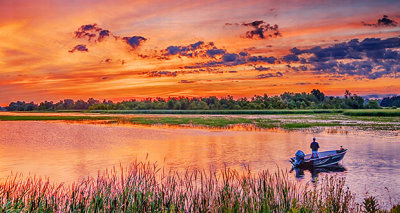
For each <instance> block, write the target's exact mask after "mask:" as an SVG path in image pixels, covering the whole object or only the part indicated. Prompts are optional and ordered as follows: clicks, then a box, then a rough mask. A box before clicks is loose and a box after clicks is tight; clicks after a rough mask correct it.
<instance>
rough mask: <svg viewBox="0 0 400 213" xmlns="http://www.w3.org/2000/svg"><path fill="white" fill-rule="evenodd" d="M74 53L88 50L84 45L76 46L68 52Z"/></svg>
mask: <svg viewBox="0 0 400 213" xmlns="http://www.w3.org/2000/svg"><path fill="white" fill-rule="evenodd" d="M75 51H79V52H88V51H89V50H88V48H87V47H86V45H84V44H78V45H76V46H75V47H74V48H72V49H71V50H69V51H68V52H70V53H73V52H75Z"/></svg>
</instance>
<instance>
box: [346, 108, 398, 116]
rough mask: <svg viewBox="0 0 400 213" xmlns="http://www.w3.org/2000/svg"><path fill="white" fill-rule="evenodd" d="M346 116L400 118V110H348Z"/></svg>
mask: <svg viewBox="0 0 400 213" xmlns="http://www.w3.org/2000/svg"><path fill="white" fill-rule="evenodd" d="M343 114H344V115H350V116H387V117H394V116H400V110H398V109H364V110H346V111H344V112H343Z"/></svg>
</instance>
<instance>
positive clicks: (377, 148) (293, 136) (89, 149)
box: [0, 121, 400, 203]
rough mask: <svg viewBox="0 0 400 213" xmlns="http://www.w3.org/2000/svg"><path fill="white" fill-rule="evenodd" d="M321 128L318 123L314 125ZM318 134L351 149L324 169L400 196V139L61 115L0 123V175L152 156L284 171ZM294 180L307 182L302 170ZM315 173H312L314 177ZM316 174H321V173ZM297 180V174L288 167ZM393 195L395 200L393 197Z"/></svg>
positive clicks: (79, 174) (76, 175) (74, 175)
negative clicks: (336, 165)
mask: <svg viewBox="0 0 400 213" xmlns="http://www.w3.org/2000/svg"><path fill="white" fill-rule="evenodd" d="M320 129H321V128H320ZM314 136H315V137H317V140H318V141H319V143H320V146H321V151H323V150H332V149H337V148H339V146H340V145H343V146H344V147H345V148H348V149H349V151H348V153H347V154H346V156H345V158H344V161H343V162H342V165H343V168H342V169H340V170H339V172H337V171H327V172H328V174H329V175H338V176H343V177H346V181H347V184H348V186H349V187H350V189H351V190H352V191H353V192H355V193H357V194H358V195H362V196H364V194H365V193H367V192H368V193H369V194H372V195H375V196H378V198H379V199H380V200H384V201H385V202H387V203H388V202H389V194H388V192H387V190H386V189H385V187H387V188H388V189H389V192H390V194H391V195H392V198H396V195H398V194H400V157H399V153H400V152H399V151H400V140H399V139H400V137H399V136H393V135H391V136H386V135H385V134H375V133H374V132H362V131H357V132H356V131H351V130H350V131H349V130H346V131H334V129H332V128H327V129H325V131H318V132H311V131H310V132H306V131H283V130H265V131H249V130H243V129H242V130H226V129H196V128H177V127H173V128H172V127H165V126H158V127H157V126H156V127H154V126H152V127H144V126H135V125H118V124H116V125H100V124H85V123H79V122H73V123H70V122H63V121H56V122H54V121H52V122H46V121H2V122H0V177H5V176H7V175H9V174H10V171H13V172H21V173H23V174H24V175H27V174H34V175H39V176H46V177H49V178H50V179H51V180H53V181H55V182H72V181H76V180H78V179H80V178H84V177H86V176H88V175H94V176H95V175H97V172H98V171H99V170H104V169H106V168H108V169H109V168H112V167H113V166H119V164H120V163H121V164H122V165H127V164H129V162H132V161H133V160H135V159H138V160H144V159H146V157H147V158H148V160H149V161H151V162H155V161H157V162H158V163H159V164H160V166H163V165H164V166H166V167H169V168H173V169H178V170H179V169H187V168H189V169H207V170H208V169H211V170H218V169H220V168H223V167H224V166H227V167H230V168H236V169H240V168H242V167H243V165H249V166H250V167H251V169H252V170H254V171H259V170H263V169H269V170H271V171H276V170H278V168H279V169H283V170H290V169H291V165H290V163H289V162H288V158H289V157H291V156H293V155H294V153H295V152H296V151H297V150H298V149H301V150H303V151H305V152H307V153H308V152H309V142H310V140H311V138H312V137H314ZM297 175H298V177H297V179H298V180H299V181H306V182H309V181H311V180H312V179H313V178H312V174H311V173H310V172H309V171H304V176H301V175H300V176H299V174H297ZM315 175H316V174H315V173H314V176H315ZM319 175H321V173H320V174H319ZM291 177H292V178H296V172H292V173H291ZM398 201H399V200H398Z"/></svg>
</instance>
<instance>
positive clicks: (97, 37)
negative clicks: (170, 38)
mask: <svg viewBox="0 0 400 213" xmlns="http://www.w3.org/2000/svg"><path fill="white" fill-rule="evenodd" d="M74 34H75V38H79V39H87V40H88V41H89V42H91V41H95V42H102V41H104V40H105V39H106V38H107V37H110V36H113V37H114V38H115V40H122V41H124V42H125V43H127V44H128V45H129V46H130V47H131V48H132V49H136V48H137V47H139V46H140V45H141V44H142V43H143V42H144V41H146V40H147V39H146V38H144V37H142V36H131V37H122V38H121V37H120V36H118V35H113V34H112V33H111V31H110V30H107V29H103V28H101V27H99V26H98V25H97V24H86V25H82V26H81V27H79V28H78V30H77V31H75V32H74Z"/></svg>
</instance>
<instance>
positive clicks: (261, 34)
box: [242, 21, 282, 39]
mask: <svg viewBox="0 0 400 213" xmlns="http://www.w3.org/2000/svg"><path fill="white" fill-rule="evenodd" d="M242 25H243V26H246V27H251V28H253V29H252V30H249V31H247V32H246V38H250V39H256V38H259V39H266V38H276V37H278V36H282V34H281V33H280V32H279V29H278V28H279V27H278V25H277V24H275V25H271V24H266V23H265V22H264V21H253V22H250V23H243V24H242Z"/></svg>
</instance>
